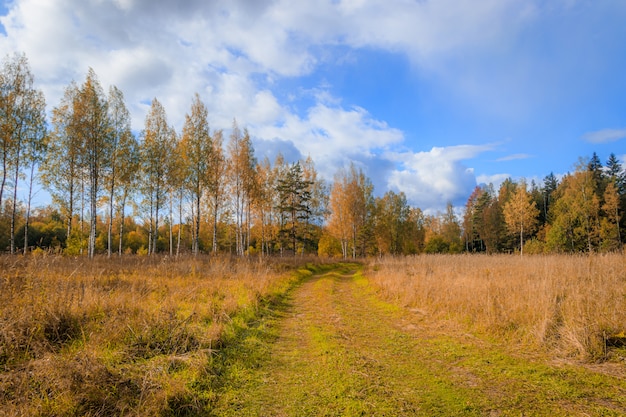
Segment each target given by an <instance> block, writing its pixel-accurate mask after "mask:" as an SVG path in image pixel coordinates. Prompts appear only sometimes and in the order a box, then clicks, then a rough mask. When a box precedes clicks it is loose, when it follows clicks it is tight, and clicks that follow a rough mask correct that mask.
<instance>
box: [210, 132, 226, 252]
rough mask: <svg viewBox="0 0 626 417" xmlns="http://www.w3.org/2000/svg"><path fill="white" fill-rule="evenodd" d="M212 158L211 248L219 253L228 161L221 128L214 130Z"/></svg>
mask: <svg viewBox="0 0 626 417" xmlns="http://www.w3.org/2000/svg"><path fill="white" fill-rule="evenodd" d="M212 139H213V140H212V141H211V142H212V152H211V159H210V160H209V172H208V184H207V185H208V190H207V191H208V196H209V204H210V209H211V212H212V213H211V214H212V216H213V232H212V237H213V242H212V246H211V250H212V252H213V253H217V251H218V249H219V245H218V241H217V225H218V221H219V216H220V211H221V209H222V206H223V204H224V196H225V194H226V192H225V190H226V172H227V168H228V163H227V161H226V157H225V156H224V150H223V134H222V131H221V130H218V131H215V132H213V138H212Z"/></svg>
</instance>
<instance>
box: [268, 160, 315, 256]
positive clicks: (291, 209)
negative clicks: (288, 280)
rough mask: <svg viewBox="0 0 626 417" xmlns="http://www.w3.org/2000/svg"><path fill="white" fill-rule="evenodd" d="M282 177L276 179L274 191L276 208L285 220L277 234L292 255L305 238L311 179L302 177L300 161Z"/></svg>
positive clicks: (309, 214)
mask: <svg viewBox="0 0 626 417" xmlns="http://www.w3.org/2000/svg"><path fill="white" fill-rule="evenodd" d="M285 174H286V175H284V176H283V177H281V178H279V179H278V184H277V187H276V191H277V192H278V198H279V205H278V206H277V207H276V209H277V210H278V211H279V212H280V213H282V214H283V216H285V218H286V222H285V223H284V224H283V227H282V228H281V230H280V232H279V234H280V236H282V237H283V239H284V241H285V243H286V245H285V247H289V243H287V242H290V243H291V249H292V250H293V254H294V256H295V255H296V254H297V253H298V248H299V245H298V244H299V243H302V244H304V243H305V240H306V235H305V233H306V225H307V223H308V221H309V219H310V217H311V208H310V202H311V192H310V191H309V188H310V186H311V184H312V182H311V181H307V180H305V179H304V174H303V171H302V166H301V165H300V162H296V163H295V164H292V165H291V167H290V168H289V170H287V171H286V173H285Z"/></svg>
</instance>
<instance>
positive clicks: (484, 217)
mask: <svg viewBox="0 0 626 417" xmlns="http://www.w3.org/2000/svg"><path fill="white" fill-rule="evenodd" d="M0 84H1V90H0V130H1V131H0V134H1V141H2V149H1V152H2V166H1V167H0V169H1V171H0V174H1V178H2V179H1V183H0V249H1V250H5V251H8V252H11V253H17V252H23V253H26V252H28V251H29V250H32V249H36V250H55V251H59V252H61V251H62V252H63V253H66V254H70V255H85V256H88V257H93V256H94V255H95V254H97V253H105V254H107V255H108V256H112V255H113V254H117V255H122V254H123V253H139V254H146V255H152V254H155V253H158V252H165V253H169V254H170V255H172V256H174V255H179V254H181V253H192V254H196V255H197V254H199V253H201V252H203V253H214V254H216V253H225V252H226V253H232V254H235V255H238V256H246V255H251V254H261V255H275V254H281V255H284V254H292V255H295V254H305V253H316V254H320V255H325V256H337V257H343V258H350V257H351V258H355V257H361V256H372V255H384V254H417V253H460V252H464V251H466V252H489V253H495V252H511V251H520V253H524V252H527V253H528V252H530V253H543V252H578V251H589V252H592V251H612V250H619V249H621V248H622V244H623V241H624V233H623V232H622V230H623V228H624V219H623V216H622V213H623V210H624V208H625V207H626V189H625V188H626V185H625V183H626V180H625V173H624V169H623V168H622V166H621V165H620V163H619V161H618V160H617V158H616V157H615V155H613V154H611V156H610V157H609V159H608V161H607V162H606V165H604V166H603V164H602V163H601V161H600V160H599V158H598V156H597V155H596V154H595V153H594V154H593V156H592V157H591V158H590V159H589V160H582V159H581V160H580V161H579V163H578V165H577V166H576V169H575V172H574V173H570V174H567V175H565V176H564V177H563V178H561V179H560V180H559V179H557V178H556V177H555V176H554V175H553V174H550V175H548V176H547V177H546V178H545V179H544V181H543V183H542V184H536V183H535V182H531V183H530V184H527V183H526V181H524V180H521V181H518V182H515V181H513V180H511V179H508V180H506V181H504V182H503V183H502V185H501V186H500V187H499V188H498V190H496V189H495V188H494V186H493V185H486V186H478V187H476V189H475V190H474V191H473V193H472V194H471V195H470V197H469V199H468V201H467V203H466V205H465V209H464V211H463V215H462V216H461V218H459V217H458V216H457V211H456V210H455V208H454V207H453V206H452V204H448V206H447V208H446V210H445V212H443V213H437V214H434V215H432V214H425V213H424V212H423V211H422V210H420V209H419V208H416V207H412V206H410V205H409V204H408V202H407V199H406V196H405V195H404V193H402V192H394V191H388V192H386V193H385V194H384V195H383V196H381V197H376V196H375V194H374V189H373V185H372V183H371V180H370V179H369V178H368V177H367V176H366V175H365V174H364V172H363V170H362V169H360V168H358V167H357V166H355V165H354V164H351V165H350V166H349V167H346V168H342V169H340V170H339V171H338V172H337V173H336V175H335V177H334V179H333V181H332V182H331V183H327V182H325V181H324V180H322V179H321V178H320V177H319V175H318V173H317V171H316V169H315V164H314V161H313V160H312V159H311V158H310V157H309V158H307V159H305V160H301V161H295V162H287V161H285V159H284V157H283V156H282V155H280V154H279V155H278V156H277V157H276V159H275V160H274V161H270V160H268V159H267V158H264V159H263V160H261V161H258V160H257V158H256V156H255V152H254V147H253V144H252V140H251V138H250V134H249V132H248V130H247V129H243V130H242V129H241V128H240V127H239V126H238V123H237V121H236V120H234V121H233V126H232V129H230V133H229V134H228V135H226V134H225V133H224V131H223V130H214V129H213V130H212V129H211V128H210V126H209V122H208V111H207V108H206V105H205V104H204V103H203V101H202V100H201V98H200V96H199V95H198V94H196V95H195V96H194V97H193V98H192V100H191V105H190V108H189V111H188V112H187V114H186V116H185V121H184V124H183V127H182V131H180V132H177V131H176V130H175V129H174V127H173V126H172V125H171V124H170V123H169V122H168V120H167V114H166V111H165V109H164V108H163V106H162V105H161V103H160V102H159V101H158V100H157V99H156V98H155V99H154V100H153V101H152V103H151V106H150V109H149V111H148V114H147V116H146V119H145V123H144V127H143V129H142V130H141V132H140V133H139V135H138V136H137V137H136V135H135V134H134V133H133V131H132V129H131V124H130V114H129V111H128V109H127V107H126V104H125V101H124V95H123V93H122V91H120V90H119V89H118V88H117V87H115V86H112V87H110V88H109V90H108V91H107V92H105V91H104V89H103V88H102V86H101V84H100V82H99V81H98V78H97V75H96V74H95V72H94V71H93V70H91V69H90V70H89V71H88V73H87V75H86V77H85V80H84V82H83V83H82V84H80V85H79V84H77V83H75V82H72V83H70V84H69V85H68V86H67V87H66V88H65V91H64V94H63V97H62V98H61V100H60V103H58V105H57V106H55V107H54V108H53V109H52V112H51V117H50V120H49V122H48V120H46V112H45V107H46V104H45V99H44V96H43V93H42V92H41V91H39V90H37V89H36V88H35V87H34V77H33V75H32V73H31V71H30V68H29V65H28V60H27V59H26V57H25V55H23V54H22V55H20V54H15V55H13V56H10V57H7V58H6V59H5V61H4V62H3V66H2V70H1V72H0ZM36 180H38V181H39V183H41V184H42V185H43V187H44V188H45V189H46V190H47V191H48V192H49V193H50V195H51V196H52V202H51V204H50V205H49V206H47V207H42V208H38V209H35V210H32V209H31V203H32V199H33V193H34V187H35V184H36V182H35V181H36ZM24 181H26V184H22V182H24ZM18 189H25V190H27V191H26V192H25V193H21V195H22V197H18Z"/></svg>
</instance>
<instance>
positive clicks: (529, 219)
mask: <svg viewBox="0 0 626 417" xmlns="http://www.w3.org/2000/svg"><path fill="white" fill-rule="evenodd" d="M538 215H539V210H538V209H537V205H536V203H535V202H534V201H532V199H531V197H530V195H529V194H528V191H527V190H526V182H525V181H522V182H520V183H519V184H518V185H517V188H516V189H515V191H514V192H513V195H512V196H511V198H510V199H509V201H507V202H506V203H505V204H504V220H505V222H506V224H507V227H508V228H509V230H511V231H512V232H516V233H519V244H520V256H523V255H524V233H525V232H526V233H530V232H531V231H532V230H533V228H534V227H535V225H536V224H537V216H538Z"/></svg>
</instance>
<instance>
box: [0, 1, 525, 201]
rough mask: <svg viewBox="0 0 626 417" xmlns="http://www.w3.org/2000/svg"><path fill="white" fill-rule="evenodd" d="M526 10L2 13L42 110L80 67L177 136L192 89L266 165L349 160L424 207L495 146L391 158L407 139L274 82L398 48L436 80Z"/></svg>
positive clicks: (336, 102) (127, 5)
mask: <svg viewBox="0 0 626 417" xmlns="http://www.w3.org/2000/svg"><path fill="white" fill-rule="evenodd" d="M534 13H535V9H534V6H533V3H532V2H530V3H529V2H527V1H522V0H514V1H509V2H502V1H500V0H485V1H481V2H475V1H473V0H440V1H437V2H419V1H406V0H370V1H362V0H341V1H324V2H298V3H294V2H291V1H288V0H276V1H271V0H259V1H252V0H234V1H230V0H216V1H210V2H207V1H203V0H190V1H184V2H181V1H175V0H163V1H158V2H154V1H150V0H114V1H83V0H63V1H61V0H16V1H14V2H12V3H10V5H9V13H8V14H7V15H6V16H3V17H0V22H1V23H2V26H3V27H4V29H5V32H6V35H3V34H0V54H2V55H4V54H6V53H10V52H13V51H24V52H25V53H26V55H27V56H28V57H29V60H30V62H31V67H32V69H33V73H34V74H35V77H36V82H37V84H38V85H39V86H40V88H42V89H43V91H44V93H45V95H46V98H47V102H48V104H49V108H52V107H53V106H55V105H56V104H57V103H58V102H59V100H60V98H61V96H62V94H63V89H64V88H65V86H67V85H68V84H69V83H70V81H72V80H75V81H77V82H82V80H83V79H84V77H85V74H86V73H87V69H88V68H89V67H92V68H94V70H95V71H96V73H97V74H98V76H99V77H100V80H101V82H102V84H103V86H104V87H105V88H106V87H108V86H109V85H116V86H118V87H119V88H121V89H122V91H124V93H125V97H126V100H127V104H128V107H129V109H130V111H131V115H132V123H133V128H134V129H135V130H140V129H141V128H142V127H143V123H144V118H145V115H146V113H147V110H148V106H149V103H150V101H151V100H152V99H153V98H154V97H156V98H158V99H159V100H160V101H161V102H162V103H163V105H164V107H165V109H166V111H167V114H168V119H169V121H170V122H171V123H172V124H174V126H175V127H176V128H177V129H180V128H181V126H182V123H183V120H184V115H185V113H186V112H188V110H189V107H190V104H191V99H192V97H193V95H194V93H196V92H198V93H199V94H200V96H201V97H202V99H203V100H204V101H205V103H206V104H207V107H208V109H209V118H210V121H211V124H212V127H213V128H215V129H222V128H223V129H229V128H230V126H231V125H232V121H233V118H237V120H238V122H239V123H240V125H241V126H242V127H245V126H248V127H250V132H251V134H252V136H253V137H254V140H255V144H256V145H257V147H258V149H259V152H260V153H261V154H262V155H263V156H264V155H267V156H270V157H272V156H275V154H276V153H277V152H278V151H282V152H283V153H284V154H285V155H286V156H291V157H298V156H304V157H306V156H307V155H311V156H312V157H313V159H314V160H315V161H316V164H317V167H318V169H319V170H320V172H321V173H322V175H324V176H325V177H326V178H327V179H330V178H332V175H333V174H334V172H335V171H336V170H337V168H339V167H341V166H345V165H347V164H348V163H349V162H350V161H356V162H357V163H358V164H360V165H362V166H366V167H368V170H369V172H367V174H368V175H369V176H370V177H371V178H372V179H373V182H374V184H375V185H376V186H377V187H379V189H380V188H383V187H388V186H391V187H393V188H395V189H397V190H401V191H405V192H406V194H407V196H408V197H409V199H410V200H411V201H412V203H414V204H417V205H419V206H420V207H423V208H427V207H435V206H438V205H441V204H444V205H445V203H446V201H453V202H457V203H458V202H459V201H460V199H461V198H464V197H465V196H466V194H467V193H468V190H469V191H471V188H472V187H473V186H474V185H475V183H476V177H475V173H474V171H473V169H472V168H471V167H469V166H467V165H466V163H464V162H465V161H467V160H469V159H471V158H473V157H475V156H476V155H478V154H480V153H482V152H485V151H488V150H490V149H491V148H492V145H485V146H475V145H474V146H471V145H467V146H463V145H461V146H451V147H445V148H433V149H431V150H430V151H427V152H414V151H410V150H403V151H399V150H398V149H402V148H404V147H405V146H404V145H403V143H404V140H405V137H404V133H403V132H402V131H401V130H399V129H397V128H394V127H393V126H390V125H389V124H388V123H387V122H386V121H384V120H380V119H378V118H377V117H376V116H375V115H372V114H370V112H369V111H368V109H366V108H363V107H359V106H355V105H352V104H349V105H343V104H342V103H341V100H340V99H338V98H336V97H333V95H332V93H331V92H329V91H327V90H326V89H325V88H324V87H322V88H321V89H320V90H318V91H317V94H315V97H314V100H313V102H312V103H310V104H308V105H307V106H305V107H304V109H303V110H300V111H297V110H295V109H294V108H292V107H290V105H289V103H288V102H287V103H286V102H281V100H280V99H279V98H278V95H277V93H276V92H275V91H274V90H273V89H272V88H273V84H274V81H275V80H276V79H290V78H293V77H298V76H303V75H307V74H310V73H311V72H312V71H314V70H315V68H316V66H318V65H320V63H322V62H324V61H325V60H327V61H328V60H334V59H336V58H337V56H336V55H335V54H334V53H333V52H332V50H333V48H334V47H337V46H341V47H346V48H348V49H349V48H374V49H380V50H386V51H391V52H397V53H402V54H405V55H406V56H408V57H409V58H410V60H411V61H412V62H413V63H415V64H416V65H418V66H420V67H422V68H429V69H433V70H434V71H441V68H442V67H443V66H441V65H440V63H441V62H446V60H447V59H448V57H449V56H450V54H452V53H454V52H458V51H464V53H465V51H470V50H474V49H481V48H483V47H486V46H489V45H497V44H506V42H507V39H509V38H510V37H511V36H514V33H515V31H516V30H517V29H518V28H519V27H520V26H521V25H522V24H523V23H524V22H526V21H527V20H528V19H533V16H534ZM476 28H480V30H476ZM324 48H328V50H330V51H331V52H328V53H319V51H320V50H322V49H324ZM444 77H445V74H444ZM469 84H471V82H470V83H469ZM299 94H300V92H297V91H294V92H291V94H290V95H291V96H298V95H299Z"/></svg>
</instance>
